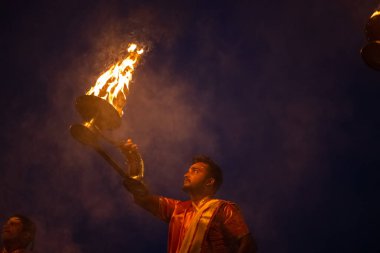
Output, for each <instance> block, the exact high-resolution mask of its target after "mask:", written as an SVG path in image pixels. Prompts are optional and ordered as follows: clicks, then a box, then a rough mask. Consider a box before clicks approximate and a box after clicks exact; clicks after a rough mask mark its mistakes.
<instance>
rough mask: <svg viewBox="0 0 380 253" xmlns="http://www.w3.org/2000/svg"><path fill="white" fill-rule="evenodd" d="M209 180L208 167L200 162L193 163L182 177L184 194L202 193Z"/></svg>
mask: <svg viewBox="0 0 380 253" xmlns="http://www.w3.org/2000/svg"><path fill="white" fill-rule="evenodd" d="M209 179H210V176H209V174H208V165H207V164H205V163H202V162H197V163H194V164H192V165H191V166H190V168H189V170H188V171H187V172H186V173H185V175H184V180H183V187H182V189H183V190H184V191H185V192H191V191H197V192H199V191H202V190H203V189H204V187H205V186H206V183H207V182H208V181H209Z"/></svg>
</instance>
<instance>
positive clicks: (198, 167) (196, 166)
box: [190, 162, 208, 169]
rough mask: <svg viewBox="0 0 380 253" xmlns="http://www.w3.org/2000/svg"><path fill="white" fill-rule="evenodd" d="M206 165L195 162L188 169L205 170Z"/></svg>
mask: <svg viewBox="0 0 380 253" xmlns="http://www.w3.org/2000/svg"><path fill="white" fill-rule="evenodd" d="M207 167H208V165H207V164H206V163H204V162H196V163H193V164H192V165H191V167H190V168H197V169H206V168H207Z"/></svg>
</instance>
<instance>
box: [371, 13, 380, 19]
mask: <svg viewBox="0 0 380 253" xmlns="http://www.w3.org/2000/svg"><path fill="white" fill-rule="evenodd" d="M379 14H380V11H375V12H374V13H373V14H372V16H371V17H370V18H373V17H374V16H377V15H379Z"/></svg>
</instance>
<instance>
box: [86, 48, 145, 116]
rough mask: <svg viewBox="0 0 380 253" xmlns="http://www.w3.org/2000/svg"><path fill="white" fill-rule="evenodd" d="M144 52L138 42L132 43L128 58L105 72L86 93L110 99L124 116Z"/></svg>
mask: <svg viewBox="0 0 380 253" xmlns="http://www.w3.org/2000/svg"><path fill="white" fill-rule="evenodd" d="M143 52H144V50H143V49H142V48H138V47H137V45H136V44H130V45H129V47H128V53H129V54H128V56H127V58H125V59H124V60H123V61H121V62H118V63H116V64H115V65H113V66H111V67H110V68H109V69H108V70H107V71H106V72H105V73H103V74H102V75H101V76H100V77H99V78H98V80H97V81H96V84H95V85H94V86H93V87H91V89H90V90H89V91H88V92H87V93H86V95H94V96H97V97H100V98H102V99H104V100H106V101H108V103H110V104H111V105H112V106H113V107H114V108H115V109H116V110H117V111H118V113H119V115H120V116H122V115H123V107H124V106H125V105H126V103H127V95H128V93H129V83H130V82H131V80H132V73H133V71H134V69H135V67H136V66H137V63H138V61H139V59H140V57H141V55H142V53H143Z"/></svg>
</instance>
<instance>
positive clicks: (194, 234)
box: [178, 199, 222, 253]
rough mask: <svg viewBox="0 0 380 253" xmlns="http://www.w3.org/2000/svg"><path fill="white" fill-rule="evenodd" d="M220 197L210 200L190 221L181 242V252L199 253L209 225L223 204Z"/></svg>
mask: <svg viewBox="0 0 380 253" xmlns="http://www.w3.org/2000/svg"><path fill="white" fill-rule="evenodd" d="M221 203H222V201H221V200H219V199H212V200H209V201H208V202H207V203H206V204H204V205H203V206H202V207H201V208H200V209H198V210H197V211H196V214H195V215H194V217H193V218H192V219H191V221H190V225H189V228H188V229H187V231H186V233H185V237H184V239H183V242H182V244H181V248H180V250H179V251H178V252H179V253H199V252H201V246H202V242H203V239H204V237H205V234H206V231H207V228H208V225H209V223H210V221H211V218H212V217H213V215H214V213H215V212H216V210H218V207H219V206H220V205H221Z"/></svg>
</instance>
